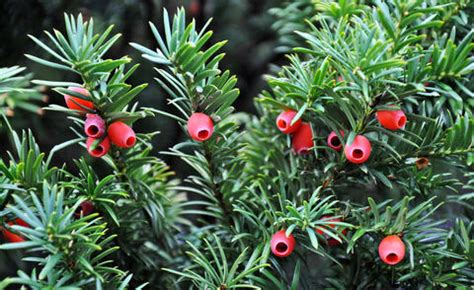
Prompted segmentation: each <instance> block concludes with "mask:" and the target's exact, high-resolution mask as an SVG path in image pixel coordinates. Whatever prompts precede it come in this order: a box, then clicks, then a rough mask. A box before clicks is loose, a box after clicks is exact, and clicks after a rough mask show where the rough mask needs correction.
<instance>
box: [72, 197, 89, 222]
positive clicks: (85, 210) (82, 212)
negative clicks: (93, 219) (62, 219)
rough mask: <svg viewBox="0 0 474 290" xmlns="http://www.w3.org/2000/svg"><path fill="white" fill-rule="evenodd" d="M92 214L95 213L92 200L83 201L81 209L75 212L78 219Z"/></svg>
mask: <svg viewBox="0 0 474 290" xmlns="http://www.w3.org/2000/svg"><path fill="white" fill-rule="evenodd" d="M92 212H94V204H93V203H92V201H90V200H86V201H83V202H82V203H81V204H80V205H79V207H78V208H77V209H76V211H75V212H74V215H75V216H76V218H80V217H81V216H88V215H90V214H91V213H92Z"/></svg>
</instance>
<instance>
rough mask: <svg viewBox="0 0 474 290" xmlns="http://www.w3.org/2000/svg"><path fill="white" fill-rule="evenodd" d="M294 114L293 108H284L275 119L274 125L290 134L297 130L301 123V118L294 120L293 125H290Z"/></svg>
mask: <svg viewBox="0 0 474 290" xmlns="http://www.w3.org/2000/svg"><path fill="white" fill-rule="evenodd" d="M295 116H296V112H295V111H293V110H286V111H284V112H282V113H281V114H280V115H278V117H277V119H276V125H277V127H278V129H279V130H280V131H282V132H283V133H285V134H291V133H294V132H295V131H296V130H298V128H299V127H300V126H301V123H302V121H301V119H299V120H298V121H296V122H295V123H294V124H293V125H290V124H291V121H293V119H294V118H295Z"/></svg>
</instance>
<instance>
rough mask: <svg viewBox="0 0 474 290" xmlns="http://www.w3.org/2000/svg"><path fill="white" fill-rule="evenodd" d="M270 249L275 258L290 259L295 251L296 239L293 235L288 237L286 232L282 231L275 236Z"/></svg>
mask: <svg viewBox="0 0 474 290" xmlns="http://www.w3.org/2000/svg"><path fill="white" fill-rule="evenodd" d="M270 247H271V249H272V253H273V254H274V255H275V256H277V257H280V258H283V257H288V256H289V255H291V253H293V250H294V249H295V238H294V237H293V235H292V234H290V235H289V236H288V237H287V236H286V234H285V230H281V231H279V232H276V233H275V234H273V236H272V240H271V241H270Z"/></svg>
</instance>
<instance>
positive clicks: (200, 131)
mask: <svg viewBox="0 0 474 290" xmlns="http://www.w3.org/2000/svg"><path fill="white" fill-rule="evenodd" d="M188 133H189V135H190V136H191V138H192V139H193V140H195V141H198V142H203V141H206V140H208V139H209V138H211V136H212V133H214V123H213V122H212V119H211V117H209V116H208V115H206V114H204V113H193V114H192V115H191V117H190V118H189V120H188Z"/></svg>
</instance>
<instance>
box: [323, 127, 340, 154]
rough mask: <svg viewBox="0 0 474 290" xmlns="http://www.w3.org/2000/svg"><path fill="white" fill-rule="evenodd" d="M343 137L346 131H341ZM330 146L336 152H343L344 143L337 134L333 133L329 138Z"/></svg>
mask: <svg viewBox="0 0 474 290" xmlns="http://www.w3.org/2000/svg"><path fill="white" fill-rule="evenodd" d="M339 133H340V134H341V136H342V137H344V131H342V130H341V131H339ZM327 142H328V146H329V147H331V148H332V149H334V150H336V151H341V149H342V142H341V140H340V139H339V137H338V136H337V134H336V132H334V131H332V132H331V133H330V134H329V136H328V141H327Z"/></svg>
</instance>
